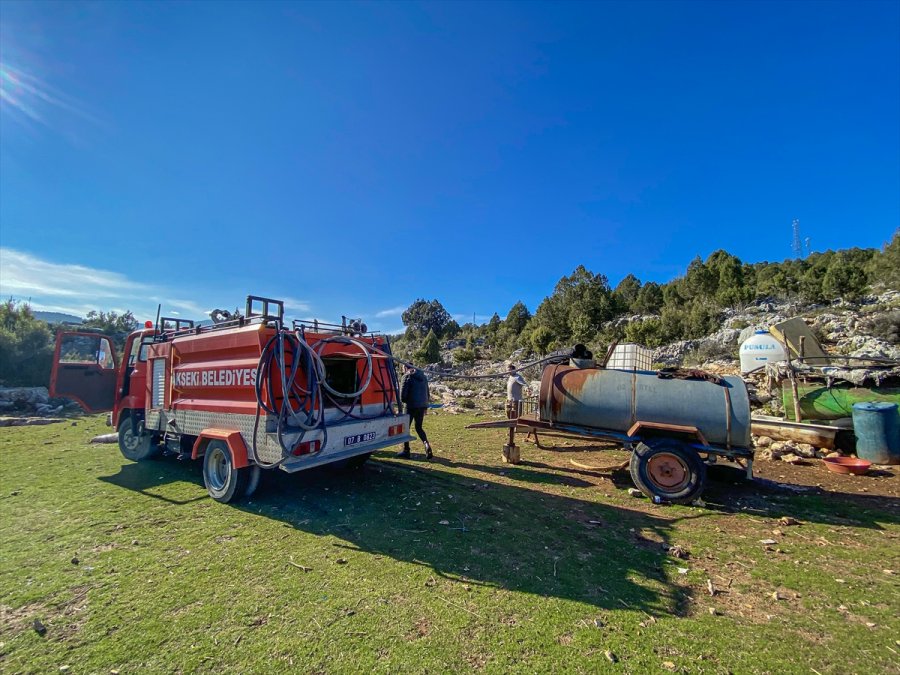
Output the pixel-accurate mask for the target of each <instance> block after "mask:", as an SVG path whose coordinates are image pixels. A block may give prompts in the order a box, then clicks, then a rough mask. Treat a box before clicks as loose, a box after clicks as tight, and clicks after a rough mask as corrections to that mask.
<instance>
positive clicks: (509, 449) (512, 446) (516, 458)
mask: <svg viewBox="0 0 900 675" xmlns="http://www.w3.org/2000/svg"><path fill="white" fill-rule="evenodd" d="M506 417H507V419H509V420H512V422H513V424H512V425H511V426H510V427H509V442H508V443H507V444H506V445H504V446H503V461H504V462H505V463H506V464H518V463H519V462H520V461H521V453H520V452H519V447H518V446H517V445H516V424H515V420H516V419H518V417H519V406H518V403H517V402H516V401H507V402H506Z"/></svg>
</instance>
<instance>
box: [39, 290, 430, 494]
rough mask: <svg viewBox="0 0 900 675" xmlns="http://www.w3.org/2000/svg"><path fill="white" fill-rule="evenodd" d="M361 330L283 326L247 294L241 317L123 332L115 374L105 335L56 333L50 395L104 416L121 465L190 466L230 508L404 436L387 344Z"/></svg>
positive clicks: (280, 311)
mask: <svg viewBox="0 0 900 675" xmlns="http://www.w3.org/2000/svg"><path fill="white" fill-rule="evenodd" d="M148 324H149V322H148ZM366 330H367V329H366V326H365V325H364V324H362V323H361V322H360V321H350V322H349V323H348V322H347V320H346V319H345V320H344V322H343V323H342V324H341V325H334V324H325V323H320V322H318V321H314V322H303V321H294V322H293V323H292V325H291V327H287V326H285V324H284V305H283V303H282V302H280V301H278V300H272V299H269V298H261V297H256V296H249V297H248V298H247V304H246V311H245V314H244V315H243V316H241V315H237V316H234V317H229V318H227V319H225V320H222V321H219V322H218V323H214V324H212V325H206V326H199V325H198V326H195V325H194V323H193V322H191V321H184V320H182V319H168V318H161V319H159V320H158V321H157V323H156V325H155V326H154V325H152V324H150V325H147V326H146V327H145V328H144V329H142V330H138V331H135V332H133V333H131V335H129V336H128V338H127V339H126V342H125V350H124V354H125V356H124V358H123V359H122V361H123V362H122V364H121V366H119V367H117V365H116V356H115V352H114V349H113V344H112V342H111V341H110V339H109V337H107V336H105V335H101V334H98V333H90V332H85V331H65V332H61V333H59V335H57V342H56V351H55V355H54V360H53V361H54V362H53V370H52V374H51V386H50V390H51V394H52V395H53V396H64V397H68V398H72V399H74V400H76V401H77V402H79V403H80V404H81V406H82V407H83V408H85V410H87V411H89V412H101V411H110V413H111V414H110V418H109V421H110V423H111V424H112V425H113V426H114V427H115V428H116V430H117V432H118V442H119V449H120V450H121V452H122V454H123V455H124V456H125V457H126V458H127V459H129V460H132V461H138V462H139V461H143V460H146V459H149V458H150V457H152V456H153V455H155V454H157V453H159V452H161V451H170V452H175V453H178V454H179V455H180V456H186V457H190V458H192V459H201V460H202V462H203V480H204V484H205V485H206V488H207V490H208V491H209V494H210V496H212V498H213V499H215V500H217V501H220V502H231V501H234V500H237V499H241V498H243V497H248V496H250V495H252V494H253V492H254V491H255V490H256V487H257V485H258V483H259V478H260V472H261V471H262V470H263V469H276V468H277V469H280V470H282V471H286V472H296V471H302V470H304V469H309V468H312V467H315V466H322V465H324V464H333V463H337V462H341V463H345V464H350V465H354V464H361V463H363V462H364V461H365V460H366V459H368V457H369V456H370V455H371V454H372V452H374V451H375V450H378V449H381V448H384V447H388V446H391V445H395V444H398V443H403V442H405V441H409V440H411V439H412V437H411V436H409V433H408V431H409V417H408V416H407V415H404V414H402V413H401V412H400V411H399V403H398V401H399V391H398V390H399V387H398V383H397V375H396V371H395V369H394V365H393V359H392V358H391V350H390V343H389V341H388V339H387V337H385V336H380V335H375V334H372V333H367V332H366Z"/></svg>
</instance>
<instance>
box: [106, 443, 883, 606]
mask: <svg viewBox="0 0 900 675" xmlns="http://www.w3.org/2000/svg"><path fill="white" fill-rule="evenodd" d="M380 459H381V460H382V461H371V462H369V463H368V464H367V465H365V466H364V467H362V468H361V469H358V470H355V471H351V470H344V471H337V470H334V469H328V468H323V469H313V470H310V471H306V472H301V473H299V474H293V475H288V474H284V473H282V472H278V471H266V472H263V480H262V481H261V485H260V488H259V491H258V492H257V494H256V495H255V496H254V497H253V498H252V500H250V501H248V502H244V503H237V504H235V505H232V506H223V507H222V508H236V509H240V510H243V511H246V512H248V513H251V514H253V515H254V516H260V517H264V518H270V519H273V520H278V521H281V522H283V523H285V524H286V525H287V526H290V527H292V528H295V529H297V530H299V531H302V532H306V533H309V534H313V535H317V536H331V537H336V538H338V539H339V540H341V541H340V542H339V543H335V545H336V546H339V547H343V548H347V549H351V550H357V551H361V552H365V553H368V554H374V555H381V556H385V557H389V558H392V559H394V560H396V561H400V562H404V563H409V564H414V565H421V566H423V567H425V568H427V569H428V570H430V573H431V574H433V575H435V576H443V577H447V578H453V579H458V580H462V581H465V582H466V583H469V584H472V585H482V586H486V587H497V588H503V589H507V590H512V591H517V592H524V593H529V594H534V595H537V596H540V597H545V598H562V599H567V600H574V601H578V602H583V603H586V604H588V605H591V606H593V607H596V608H601V609H622V608H632V609H636V610H642V611H644V612H647V613H650V614H657V615H659V614H670V615H676V616H683V615H685V614H686V613H687V611H688V609H689V603H690V601H689V598H688V592H689V591H688V589H686V588H684V587H682V586H680V585H677V584H672V583H670V582H669V581H668V579H669V578H670V576H671V574H670V573H668V574H667V566H668V565H670V564H676V563H675V561H674V560H673V559H671V558H670V557H669V556H668V555H667V550H668V548H669V546H670V545H672V544H675V543H678V542H675V541H672V538H673V527H674V525H675V524H676V523H677V522H678V521H679V520H685V519H694V518H703V517H708V516H721V515H723V514H726V513H739V512H740V513H749V514H754V515H757V516H762V517H770V518H778V517H780V516H782V515H785V516H792V517H796V518H801V519H803V520H806V521H809V522H817V523H828V524H835V525H843V526H853V527H864V528H872V529H883V523H886V522H889V523H897V522H900V518H898V514H897V511H896V510H892V509H889V510H887V511H886V510H884V509H883V508H881V507H882V505H883V503H884V499H885V498H883V497H879V498H875V497H869V498H865V497H860V496H859V495H845V494H843V493H828V492H824V491H819V492H817V493H810V494H809V495H806V494H800V495H798V494H794V493H790V492H785V491H784V490H783V489H781V488H779V487H778V486H777V485H775V486H773V485H771V484H770V482H763V483H757V482H751V483H737V484H730V483H722V482H716V481H710V483H709V487H708V489H707V491H706V493H705V494H704V500H705V501H706V505H707V508H706V509H704V510H702V511H700V510H692V511H690V512H685V511H684V510H678V511H675V510H671V511H669V510H667V509H666V508H664V507H661V508H659V509H658V510H656V509H654V512H653V513H644V512H642V511H637V510H631V509H628V508H623V507H621V506H615V505H612V504H604V503H602V502H597V501H591V500H587V499H579V498H577V497H574V496H568V495H560V494H555V493H554V492H551V491H549V490H551V489H558V488H559V487H560V486H562V487H564V488H576V489H586V488H587V489H589V488H594V489H599V488H597V487H596V486H594V485H593V484H591V483H587V482H586V481H583V480H581V479H579V478H574V477H573V478H566V476H559V475H558V474H554V473H550V472H544V471H540V470H539V469H540V468H545V467H546V465H541V464H538V463H532V464H531V465H525V466H524V467H523V466H520V467H496V466H489V465H484V466H482V465H478V464H470V463H463V462H450V461H447V460H440V461H436V462H431V463H426V462H406V461H395V460H392V459H387V455H382V456H381V457H380ZM385 460H386V461H385ZM454 467H455V468H463V469H467V470H469V471H477V472H478V473H479V474H481V475H477V476H474V477H473V476H471V475H463V474H460V473H457V472H454V471H452V470H451V469H452V468H454ZM546 468H552V469H554V471H556V472H559V471H560V470H564V469H560V467H546ZM513 469H515V470H513ZM501 472H502V473H503V476H504V477H505V478H506V479H508V480H511V481H515V483H514V484H509V483H507V482H503V483H500V482H496V481H494V480H490V479H491V478H494V476H499V474H500V473H501ZM607 477H611V478H612V481H613V483H614V484H615V485H616V486H617V487H619V488H620V489H621V488H624V487H627V486H630V478H629V476H628V472H627V471H617V472H613V473H612V474H611V475H610V474H607ZM486 478H487V479H488V480H486ZM102 480H104V481H106V482H109V483H111V484H114V485H118V486H120V487H124V488H126V489H129V490H135V491H137V492H140V493H141V494H144V495H147V496H150V497H153V498H156V499H163V500H165V501H168V502H171V503H173V505H176V506H182V507H186V508H189V507H190V506H189V503H190V502H192V501H197V500H198V499H207V498H208V497H206V495H205V492H204V494H203V495H202V496H198V497H196V498H192V499H187V500H182V501H176V500H173V499H171V498H168V497H167V496H166V490H165V488H164V486H165V484H166V483H172V482H183V481H185V480H190V481H193V482H196V484H197V485H198V486H200V489H202V484H203V481H202V476H201V472H200V468H199V463H196V462H194V463H187V462H185V463H182V462H178V461H176V460H174V459H171V458H170V459H166V460H163V461H153V462H146V463H142V464H125V465H123V466H122V469H121V471H120V472H119V473H118V474H116V475H115V476H109V477H106V478H102ZM542 487H546V488H547V489H548V491H544V490H542V489H541V488H542ZM592 496H596V495H592ZM847 497H852V500H848V499H846V498H847ZM867 499H868V500H869V501H867ZM893 501H894V502H896V501H897V500H893ZM679 515H680V517H679ZM404 578H405V577H404Z"/></svg>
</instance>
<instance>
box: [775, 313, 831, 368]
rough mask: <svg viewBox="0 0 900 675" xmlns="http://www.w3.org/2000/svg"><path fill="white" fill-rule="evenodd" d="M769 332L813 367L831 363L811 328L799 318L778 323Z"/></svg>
mask: <svg viewBox="0 0 900 675" xmlns="http://www.w3.org/2000/svg"><path fill="white" fill-rule="evenodd" d="M769 332H770V333H772V335H774V336H775V338H776V339H777V340H778V341H779V342H782V343H785V344H787V346H788V348H789V349H790V350H791V351H792V352H793V353H794V356H797V357H801V358H803V362H804V363H808V364H810V365H813V366H827V365H828V364H829V363H830V361H831V358H830V357H829V356H828V354H826V353H825V350H824V349H822V345H821V344H819V341H818V339H816V336H815V335H814V334H813V332H812V330H811V329H810V327H809V326H808V325H807V324H806V322H805V321H804V320H803V319H801V318H799V317H796V318H793V319H788V320H787V321H782V322H781V323H776V324H775V325H774V326H771V327H770V328H769ZM801 337H802V338H803V346H802V347H801V346H800V338H801Z"/></svg>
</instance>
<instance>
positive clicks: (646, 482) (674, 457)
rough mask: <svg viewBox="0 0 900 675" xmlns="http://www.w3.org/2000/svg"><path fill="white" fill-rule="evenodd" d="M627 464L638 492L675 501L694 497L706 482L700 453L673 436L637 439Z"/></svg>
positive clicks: (687, 502) (684, 501)
mask: <svg viewBox="0 0 900 675" xmlns="http://www.w3.org/2000/svg"><path fill="white" fill-rule="evenodd" d="M629 468H630V471H631V479H632V480H633V481H634V484H635V485H636V486H637V487H638V488H639V489H640V491H641V492H643V493H644V494H645V495H647V496H648V497H650V498H651V499H654V498H658V499H659V500H661V501H665V502H672V503H674V504H689V503H690V502H692V501H694V500H695V499H697V497H699V496H700V493H701V492H703V486H704V484H705V483H706V465H705V464H704V463H703V460H701V459H700V455H698V454H697V453H696V452H695V451H694V450H692V449H690V448H686V447H685V446H684V445H682V444H681V443H679V442H678V441H675V440H672V439H659V440H654V441H650V442H648V443H638V445H637V447H636V448H635V449H634V452H633V453H632V454H631V462H630V467H629Z"/></svg>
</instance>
